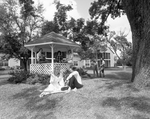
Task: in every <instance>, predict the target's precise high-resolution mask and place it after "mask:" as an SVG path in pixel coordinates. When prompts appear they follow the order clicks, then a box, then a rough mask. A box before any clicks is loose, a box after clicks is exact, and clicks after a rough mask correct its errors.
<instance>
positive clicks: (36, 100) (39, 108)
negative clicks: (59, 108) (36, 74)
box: [13, 87, 63, 119]
mask: <svg viewBox="0 0 150 119" xmlns="http://www.w3.org/2000/svg"><path fill="white" fill-rule="evenodd" d="M39 94H40V92H39V91H38V89H37V87H32V88H29V89H25V90H23V91H22V92H20V93H18V94H16V95H14V96H13V99H24V100H25V101H26V104H25V105H24V107H26V109H27V110H28V111H30V112H32V111H33V112H34V111H36V112H38V113H37V115H35V117H34V118H39V119H40V117H41V118H45V117H49V118H52V119H54V118H56V117H55V116H54V114H53V111H54V109H55V107H56V105H57V104H58V102H59V101H61V100H62V99H63V97H62V96H61V95H59V96H52V95H47V96H51V98H48V97H47V96H45V97H46V98H45V97H43V98H40V97H39Z"/></svg>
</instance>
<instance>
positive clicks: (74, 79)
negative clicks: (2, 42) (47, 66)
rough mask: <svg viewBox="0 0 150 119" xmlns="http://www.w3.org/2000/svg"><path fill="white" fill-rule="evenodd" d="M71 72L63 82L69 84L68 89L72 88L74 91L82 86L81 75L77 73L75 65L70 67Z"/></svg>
mask: <svg viewBox="0 0 150 119" xmlns="http://www.w3.org/2000/svg"><path fill="white" fill-rule="evenodd" d="M70 71H71V73H70V74H69V76H68V77H67V78H66V80H65V82H66V83H67V85H68V86H69V89H68V91H70V90H71V89H73V91H76V90H77V89H79V88H82V87H83V85H82V80H81V76H80V75H79V73H78V71H76V67H70Z"/></svg>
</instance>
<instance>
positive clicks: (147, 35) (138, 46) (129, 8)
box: [123, 0, 150, 87]
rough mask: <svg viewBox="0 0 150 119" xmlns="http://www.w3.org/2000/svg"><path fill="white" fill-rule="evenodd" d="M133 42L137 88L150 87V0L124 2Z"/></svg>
mask: <svg viewBox="0 0 150 119" xmlns="http://www.w3.org/2000/svg"><path fill="white" fill-rule="evenodd" d="M123 5H124V8H125V12H126V14H127V17H128V20H129V23H130V26H131V31H132V40H133V58H134V59H133V72H132V79H131V81H132V82H133V81H134V84H135V85H136V86H137V87H147V86H150V85H149V84H150V0H123Z"/></svg>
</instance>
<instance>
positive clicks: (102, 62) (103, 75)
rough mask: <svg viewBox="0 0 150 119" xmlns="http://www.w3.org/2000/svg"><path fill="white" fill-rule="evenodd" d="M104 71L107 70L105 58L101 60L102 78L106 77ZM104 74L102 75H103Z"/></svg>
mask: <svg viewBox="0 0 150 119" xmlns="http://www.w3.org/2000/svg"><path fill="white" fill-rule="evenodd" d="M104 69H105V60H104V58H101V65H100V77H101V76H102V77H105V73H104ZM101 74H102V75H101Z"/></svg>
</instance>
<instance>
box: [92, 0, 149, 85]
mask: <svg viewBox="0 0 150 119" xmlns="http://www.w3.org/2000/svg"><path fill="white" fill-rule="evenodd" d="M149 5H150V1H149V0H98V1H95V2H93V3H92V6H91V7H90V9H89V12H90V15H91V17H92V18H96V19H98V18H99V19H101V22H102V23H105V21H106V20H107V18H108V16H109V15H111V17H112V18H116V17H118V16H120V15H121V14H124V13H126V15H127V18H128V20H129V23H130V26H131V31H132V41H133V57H134V59H133V72H132V79H131V81H132V82H133V81H134V82H135V84H136V86H138V87H145V86H147V85H148V83H149V82H150V75H149V74H150V62H149V60H150V52H149V50H150V41H149V38H150V34H149V29H150V22H149V21H150V16H149V15H148V14H149V12H150V7H149Z"/></svg>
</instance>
